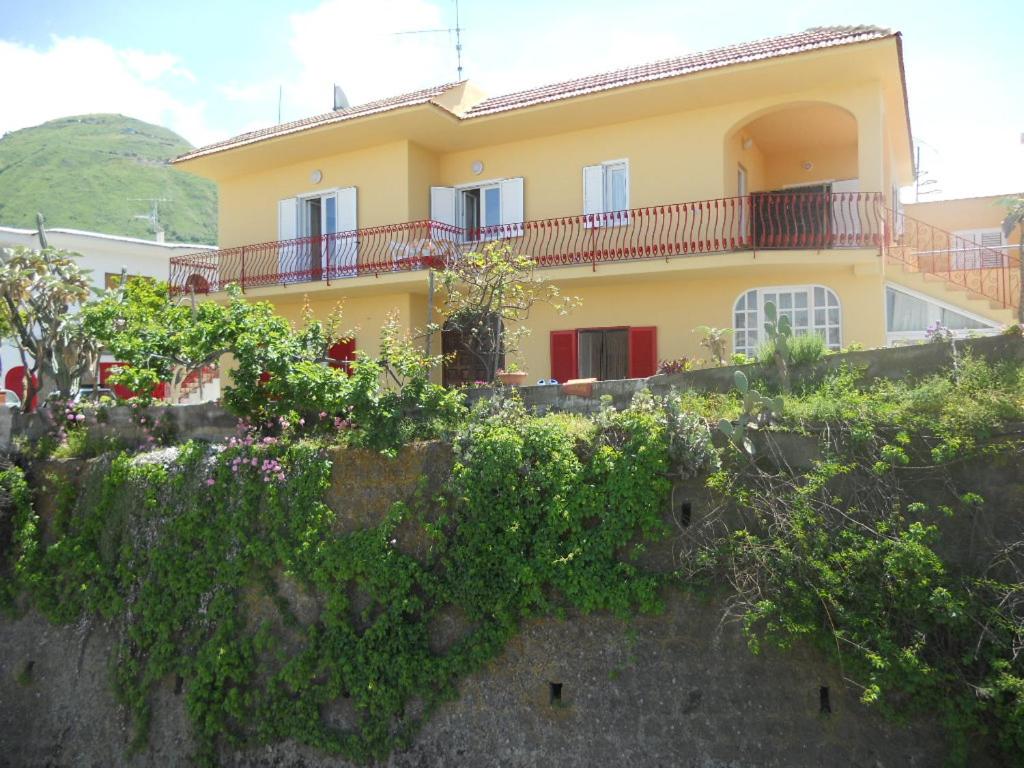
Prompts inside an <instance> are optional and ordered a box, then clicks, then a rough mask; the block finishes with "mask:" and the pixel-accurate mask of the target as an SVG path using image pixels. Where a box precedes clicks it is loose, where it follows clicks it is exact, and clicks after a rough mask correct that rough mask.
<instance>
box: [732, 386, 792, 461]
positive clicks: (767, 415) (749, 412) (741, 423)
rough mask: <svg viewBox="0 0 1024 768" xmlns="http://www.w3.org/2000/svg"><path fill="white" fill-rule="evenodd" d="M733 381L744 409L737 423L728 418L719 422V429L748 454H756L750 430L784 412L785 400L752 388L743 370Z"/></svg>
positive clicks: (763, 425) (765, 424) (765, 423)
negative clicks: (766, 395)
mask: <svg viewBox="0 0 1024 768" xmlns="http://www.w3.org/2000/svg"><path fill="white" fill-rule="evenodd" d="M733 383H734V384H735V386H736V389H737V391H739V393H740V395H741V396H742V398H743V411H742V412H741V413H740V416H739V418H738V419H737V420H736V423H735V424H733V423H732V422H731V421H729V420H728V419H722V420H720V421H719V422H718V431H719V432H721V433H722V434H724V435H725V436H726V437H728V438H729V441H730V442H732V444H733V445H735V446H736V447H737V448H738V449H740V450H742V451H743V452H745V453H746V454H747V455H748V456H753V455H754V443H753V441H752V440H751V439H750V435H749V434H748V432H749V431H750V430H756V429H760V428H761V427H766V426H768V425H769V424H771V422H772V421H773V420H774V419H776V418H777V417H778V416H780V415H781V414H782V407H783V400H782V398H781V397H765V396H764V395H762V394H761V393H760V392H758V391H757V390H756V389H751V388H750V382H749V381H748V380H747V376H746V374H745V373H743V371H736V373H735V374H734V376H733Z"/></svg>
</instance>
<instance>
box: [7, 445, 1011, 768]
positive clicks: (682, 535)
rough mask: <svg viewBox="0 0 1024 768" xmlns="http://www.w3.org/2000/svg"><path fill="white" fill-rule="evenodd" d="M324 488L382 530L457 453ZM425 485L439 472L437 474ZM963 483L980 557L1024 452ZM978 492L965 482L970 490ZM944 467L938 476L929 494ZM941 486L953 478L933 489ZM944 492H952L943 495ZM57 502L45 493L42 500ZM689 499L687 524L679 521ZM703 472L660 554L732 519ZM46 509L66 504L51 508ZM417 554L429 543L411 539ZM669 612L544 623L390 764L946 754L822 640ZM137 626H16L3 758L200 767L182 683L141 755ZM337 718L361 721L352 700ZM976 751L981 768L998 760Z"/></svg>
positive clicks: (446, 630) (309, 613)
mask: <svg viewBox="0 0 1024 768" xmlns="http://www.w3.org/2000/svg"><path fill="white" fill-rule="evenodd" d="M779 445H780V446H781V449H780V450H782V451H783V454H784V456H783V458H786V457H787V456H788V457H789V458H791V459H792V460H793V461H794V462H795V463H797V464H799V463H802V462H804V461H806V458H807V455H808V452H807V445H805V444H804V443H803V442H801V441H800V440H794V441H792V442H791V443H789V444H787V443H786V441H781V442H780V443H779ZM332 459H333V461H334V463H333V470H332V473H333V474H332V483H331V489H330V491H329V493H328V495H327V497H326V500H327V502H328V504H329V505H330V506H331V508H332V509H333V510H334V511H335V513H336V515H337V526H338V530H339V531H346V530H354V529H357V528H360V527H364V526H368V525H372V524H375V523H377V522H379V521H380V520H381V519H382V517H383V516H384V515H385V513H386V512H387V510H388V508H389V507H390V505H391V504H392V503H393V502H394V501H398V500H409V499H411V498H412V497H413V496H414V495H415V494H417V493H424V492H426V493H431V492H432V491H435V490H437V489H438V488H440V487H441V484H442V483H443V482H444V480H445V478H446V477H447V475H448V472H449V471H450V468H451V466H452V456H451V452H450V449H449V448H448V447H447V446H445V445H442V444H437V443H432V444H422V445H414V446H409V447H407V448H405V449H403V450H402V451H401V452H400V453H399V455H398V456H397V457H396V458H395V459H387V458H385V457H382V456H380V455H378V454H375V453H371V452H367V451H346V450H340V449H339V450H338V451H337V452H336V453H335V454H334V455H333V456H332ZM103 467H104V465H103V464H102V460H66V461H59V462H49V463H47V464H45V465H43V466H40V467H37V468H36V470H35V475H36V476H37V477H40V478H41V477H44V476H45V475H46V474H47V473H50V472H57V473H58V474H60V475H61V476H63V477H65V478H67V479H70V480H72V481H73V480H74V479H75V478H82V477H84V476H86V475H87V474H88V473H89V472H90V471H103ZM423 478H425V481H424V480H423ZM947 480H948V482H947V483H946V485H947V486H948V487H947V491H948V492H950V493H956V492H958V490H960V487H959V486H960V485H961V483H963V484H965V487H970V488H971V489H972V490H975V491H977V492H979V493H982V494H983V495H985V496H986V498H988V497H989V495H991V499H990V503H989V504H987V505H986V506H985V507H984V509H983V510H979V511H978V512H976V513H974V515H973V516H972V518H971V519H964V520H963V521H962V522H957V523H956V525H958V526H961V527H960V528H958V529H956V530H952V531H951V534H952V535H950V536H949V537H948V541H949V546H950V547H952V548H954V549H956V550H957V551H959V552H960V555H961V556H962V557H964V558H967V559H974V558H976V557H980V556H981V554H980V548H984V549H986V550H987V551H991V549H992V548H993V547H995V546H997V544H998V541H999V540H1002V541H1004V542H1005V541H1006V540H1008V539H1010V538H1011V537H1012V536H1014V534H1015V533H1016V531H1017V530H1018V529H1019V527H1020V526H1019V522H1018V523H1015V517H1016V515H1017V513H1018V510H1019V509H1020V502H1021V499H1022V498H1024V492H1022V490H1024V462H1021V461H1020V460H1019V459H1012V460H1008V462H1007V463H1005V464H1003V465H1001V466H998V467H997V466H987V467H982V466H972V467H962V468H960V469H958V470H957V472H956V473H955V474H950V475H949V476H948V478H947ZM968 482H969V483H970V485H969V486H966V484H967V483H968ZM928 484H929V479H928V478H927V477H923V478H921V485H922V486H927V485H928ZM931 485H933V486H934V485H935V484H934V483H931ZM933 492H934V493H938V490H937V489H936V490H933ZM42 495H43V496H45V495H46V491H45V489H44V492H43V494H42ZM683 502H686V503H688V504H689V505H690V515H689V520H687V521H685V522H684V521H682V520H681V518H680V517H679V515H678V511H679V508H680V506H681V504H682V503H683ZM714 502H715V500H714V499H713V498H711V497H710V496H708V492H707V490H706V489H704V487H703V484H702V483H701V482H699V481H691V482H689V483H683V484H680V485H679V486H678V487H677V489H676V492H675V493H674V494H673V502H672V505H671V506H672V508H671V509H667V510H666V516H667V518H668V520H669V521H670V523H671V524H672V525H673V530H674V531H675V535H673V536H672V537H671V538H670V539H669V540H668V541H667V542H665V543H664V544H663V545H659V546H658V547H657V548H653V549H652V550H651V551H650V552H649V553H648V555H647V563H646V564H647V565H648V566H649V567H651V568H652V569H657V570H662V569H667V568H670V567H671V566H672V564H673V561H674V559H675V557H676V555H677V554H678V553H679V552H680V551H682V550H683V549H685V548H686V547H687V546H688V543H689V542H690V540H691V538H692V536H691V532H692V531H693V530H695V529H698V528H699V527H700V526H702V525H717V524H722V523H723V522H724V523H725V524H729V520H727V519H723V518H722V513H721V512H720V511H719V510H718V509H717V508H716V505H715V503H714ZM41 513H42V514H43V516H44V518H45V517H46V516H47V515H48V514H49V512H48V511H47V510H46V508H45V505H44V508H43V509H42V510H41ZM397 538H398V539H399V541H400V543H401V546H402V547H403V548H407V551H409V552H411V553H413V554H416V553H417V552H418V551H419V550H420V548H421V547H422V546H425V542H423V541H420V540H417V538H416V536H415V535H408V536H407V535H405V534H404V533H403V532H402V531H399V532H398V533H397ZM275 578H277V579H281V580H282V582H283V583H282V585H281V590H280V593H281V595H282V596H284V597H285V599H287V600H288V601H289V603H290V604H291V607H292V608H293V610H294V613H295V615H296V616H297V617H299V620H300V621H302V622H306V621H312V620H315V618H316V616H317V615H318V611H317V610H316V609H317V606H316V602H315V598H313V597H311V596H309V595H308V594H305V593H303V592H302V591H301V590H299V589H296V588H294V585H288V584H287V579H286V577H284V576H283V575H282V574H275ZM666 603H667V610H666V612H665V613H664V614H662V615H660V616H644V617H639V618H637V619H634V620H632V621H631V622H628V623H626V622H623V621H620V620H617V619H614V618H611V617H608V616H604V615H596V616H585V617H580V616H572V617H569V618H568V619H566V620H564V621H558V620H537V621H531V622H528V623H526V624H525V626H524V627H523V630H522V631H521V632H520V633H519V634H518V635H517V636H516V637H515V638H514V639H513V640H512V642H511V643H510V644H509V645H508V646H507V647H506V649H505V651H504V652H503V653H502V654H501V655H500V656H499V657H498V658H497V659H495V660H494V661H493V662H491V663H490V664H489V665H488V666H487V667H486V668H485V669H483V670H482V671H480V672H478V673H476V674H473V675H470V676H469V677H467V678H465V679H463V680H461V681H460V682H459V684H458V694H459V695H458V698H457V700H454V701H451V702H448V703H446V704H444V705H442V706H441V708H440V709H439V710H438V711H436V712H435V713H433V714H432V715H431V717H430V718H429V719H428V720H427V722H426V725H425V727H424V729H423V730H422V731H421V732H420V733H419V734H418V735H417V736H416V737H415V739H414V740H413V743H412V744H411V746H409V747H408V748H407V749H405V750H402V751H399V752H396V753H394V754H393V755H392V756H391V757H390V759H389V760H387V761H386V762H385V763H383V765H388V766H392V767H393V768H414V767H417V768H418V767H420V766H422V767H426V766H439V765H467V766H536V765H564V766H576V765H586V766H620V765H636V766H694V767H700V768H725V767H726V766H729V767H730V768H739V767H741V766H789V767H795V768H799V767H801V766H807V767H808V768H809V767H810V766H821V765H863V766H881V765H885V766H889V765H892V766H896V765H899V766H938V765H941V764H942V762H943V757H944V751H945V746H944V743H943V741H942V734H941V733H940V729H939V728H938V726H937V724H934V723H927V722H921V723H916V724H911V725H908V726H897V725H895V724H893V723H891V722H888V721H886V720H884V719H882V718H881V717H880V716H879V715H878V714H877V713H876V712H874V711H870V710H868V709H866V708H865V707H863V706H862V705H861V704H860V703H859V702H858V701H857V696H858V691H857V689H855V688H853V687H848V686H847V685H845V684H844V681H843V678H842V675H841V671H840V669H839V667H838V666H836V665H834V664H833V663H831V662H828V661H826V660H825V659H824V657H823V656H822V655H821V654H819V653H818V652H816V651H814V650H813V649H811V648H805V647H798V648H796V649H795V650H793V651H790V652H786V653H781V652H774V651H766V652H765V653H763V654H762V655H754V654H752V653H751V652H750V651H749V649H748V648H747V647H746V643H745V640H744V638H743V637H742V634H741V632H740V628H739V626H738V624H737V623H736V622H735V621H730V620H729V619H728V617H727V615H726V607H725V606H724V605H722V604H720V603H718V602H716V601H714V600H711V599H703V598H699V597H695V596H687V595H685V594H683V593H682V592H678V591H671V592H666ZM463 629H464V627H462V626H461V625H460V620H459V617H458V616H457V615H456V616H450V617H448V618H447V619H446V620H445V621H443V622H439V623H438V625H437V626H435V627H434V628H433V642H434V644H435V646H436V647H437V648H438V649H439V650H443V649H445V648H448V647H450V646H451V644H452V643H453V642H454V641H455V640H457V638H458V637H459V635H460V632H461V631H462V630H463ZM118 632H119V627H117V626H111V625H105V624H103V623H102V622H99V621H97V620H94V619H89V620H83V621H82V622H80V623H79V624H77V625H74V626H53V625H50V624H48V623H47V622H46V621H45V620H43V619H42V618H40V617H39V616H38V615H36V614H34V613H30V614H28V615H26V616H24V617H22V618H20V619H17V620H11V619H7V618H4V619H0V649H2V653H0V766H5V767H6V766H11V767H12V768H14V767H15V766H19V767H20V766H50V767H52V768H59V767H60V766H80V765H87V766H91V765H97V766H99V765H103V766H145V767H147V768H148V767H149V766H154V767H155V766H186V765H191V764H192V763H191V760H190V755H191V753H192V748H193V742H192V739H191V736H190V725H189V721H188V717H187V715H186V713H185V709H184V696H183V695H182V692H181V690H180V684H179V685H176V681H175V680H173V679H168V680H165V681H164V682H163V684H162V685H161V687H160V688H159V690H158V692H157V694H156V696H155V700H154V703H153V724H152V728H151V734H150V739H149V743H148V745H147V746H146V747H145V748H144V749H143V751H142V752H140V753H138V754H135V755H134V756H131V757H128V756H127V746H128V741H129V739H130V736H131V726H130V723H129V721H128V717H127V714H126V711H125V710H124V709H123V708H122V707H121V706H120V705H119V704H118V703H117V702H116V701H115V699H114V696H113V693H112V691H111V687H110V683H109V676H110V669H111V665H112V664H113V663H114V657H113V653H114V650H113V649H114V648H115V647H116V637H117V633H118ZM322 715H323V717H325V718H326V719H328V720H329V721H330V722H333V723H335V724H339V725H343V724H344V723H345V722H346V716H347V713H346V711H345V709H344V707H343V706H342V707H339V708H338V709H337V710H336V711H334V710H332V711H325V712H323V713H322ZM221 757H222V763H223V764H224V765H229V766H267V767H268V768H269V767H270V766H274V767H275V768H276V767H281V768H284V767H285V766H294V768H299V767H300V766H301V767H302V768H314V767H316V766H343V765H346V763H344V762H343V761H340V760H338V759H337V758H329V757H326V756H325V755H323V754H321V753H319V752H317V751H316V750H314V749H312V748H308V747H301V746H298V745H295V744H291V743H284V744H278V745H274V746H270V747H262V748H259V749H254V750H228V751H226V752H224V753H222V756H221ZM987 764H989V763H986V762H985V760H984V759H983V758H982V757H981V756H978V757H977V758H975V759H974V760H973V762H972V765H981V766H984V765H987Z"/></svg>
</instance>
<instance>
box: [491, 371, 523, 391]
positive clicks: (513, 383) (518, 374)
mask: <svg viewBox="0 0 1024 768" xmlns="http://www.w3.org/2000/svg"><path fill="white" fill-rule="evenodd" d="M529 375H530V374H528V373H526V371H515V372H507V373H499V374H498V381H500V382H501V383H502V384H504V385H505V386H506V387H521V386H523V384H525V383H526V378H527V377H528V376H529Z"/></svg>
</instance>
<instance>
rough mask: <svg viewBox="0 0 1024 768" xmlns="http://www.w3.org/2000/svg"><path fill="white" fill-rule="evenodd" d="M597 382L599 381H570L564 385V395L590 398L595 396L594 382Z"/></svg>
mask: <svg viewBox="0 0 1024 768" xmlns="http://www.w3.org/2000/svg"><path fill="white" fill-rule="evenodd" d="M596 381H597V379H569V381H567V382H565V384H563V385H562V394H563V395H575V396H576V397H590V396H591V395H592V394H594V382H596Z"/></svg>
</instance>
